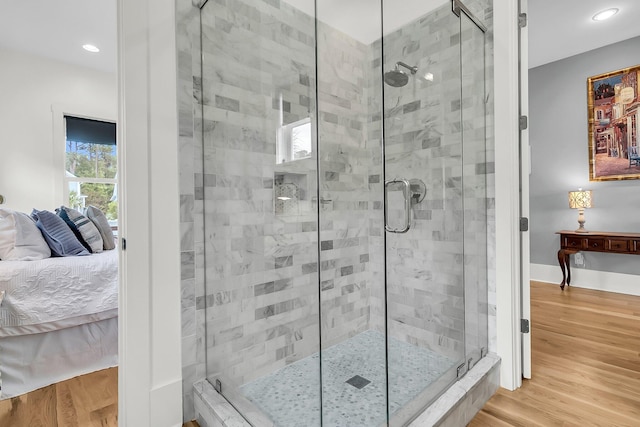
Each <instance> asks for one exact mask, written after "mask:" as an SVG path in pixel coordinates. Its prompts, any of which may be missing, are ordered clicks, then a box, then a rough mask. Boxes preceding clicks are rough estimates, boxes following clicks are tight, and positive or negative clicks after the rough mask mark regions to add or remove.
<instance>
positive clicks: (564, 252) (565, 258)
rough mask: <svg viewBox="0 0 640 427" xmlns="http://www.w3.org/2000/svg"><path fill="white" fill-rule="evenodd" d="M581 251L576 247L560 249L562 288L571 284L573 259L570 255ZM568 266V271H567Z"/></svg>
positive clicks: (559, 261)
mask: <svg viewBox="0 0 640 427" xmlns="http://www.w3.org/2000/svg"><path fill="white" fill-rule="evenodd" d="M578 252H580V251H577V250H575V249H560V250H559V251H558V264H560V270H562V283H560V289H562V290H564V286H565V285H567V286H569V285H570V284H571V259H570V258H569V255H572V254H577V253H578ZM565 266H566V268H567V269H566V271H565Z"/></svg>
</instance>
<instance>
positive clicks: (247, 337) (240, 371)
mask: <svg viewBox="0 0 640 427" xmlns="http://www.w3.org/2000/svg"><path fill="white" fill-rule="evenodd" d="M314 38H315V37H314V22H313V20H312V19H311V18H310V17H309V16H307V15H305V14H303V13H301V12H299V11H298V10H296V9H294V8H292V7H289V6H288V5H286V4H284V3H280V2H268V3H267V2H251V1H242V0H220V1H216V2H215V3H214V4H212V5H209V4H207V5H206V6H205V7H204V8H203V12H202V48H203V57H204V59H203V76H202V87H203V90H202V103H203V106H204V107H203V114H204V121H203V122H204V134H203V138H204V144H203V145H204V153H203V155H204V204H205V205H204V216H205V219H204V232H205V248H206V251H205V253H206V257H207V259H206V260H205V268H206V271H205V277H206V280H207V286H206V295H205V296H204V298H203V301H202V303H203V305H204V308H205V313H206V319H205V322H206V324H207V328H206V358H207V361H206V365H207V376H208V378H209V379H211V380H212V381H213V380H214V379H220V380H221V381H222V383H223V386H224V384H225V383H226V384H227V385H231V386H232V387H233V385H235V386H239V385H241V384H244V383H245V382H247V381H251V380H253V379H255V378H257V377H260V376H263V375H265V374H268V373H271V372H273V371H274V370H276V369H278V368H281V367H283V366H285V365H286V364H288V363H291V362H293V361H295V360H298V359H300V358H303V357H305V356H309V355H311V354H312V353H314V352H316V351H317V350H318V346H319V339H318V310H319V303H318V291H317V282H318V269H317V248H318V242H317V220H316V219H315V216H316V215H315V212H314V210H312V209H311V200H310V197H311V194H312V193H314V192H315V187H316V181H315V176H316V172H315V161H312V160H311V159H307V160H301V161H300V162H301V163H302V164H300V162H296V163H298V164H296V165H295V166H290V165H287V164H286V163H281V164H276V133H277V131H278V128H279V126H280V124H281V121H282V123H283V124H289V123H294V122H297V121H299V120H301V119H303V118H305V117H309V116H310V114H314V112H313V111H312V108H313V106H314V105H315V83H314V74H315V40H314ZM256 47H259V48H256ZM294 167H295V169H293V168H294ZM284 184H287V185H290V186H291V187H292V188H296V189H297V190H295V192H296V193H297V195H296V196H295V197H293V198H292V199H291V200H292V201H290V203H289V205H292V204H294V203H295V204H296V205H297V206H295V209H293V206H290V207H291V208H292V209H290V211H287V212H285V211H284V210H281V211H278V210H276V209H275V206H277V205H276V204H275V200H274V198H275V197H274V194H275V191H276V190H277V187H279V186H282V185H284Z"/></svg>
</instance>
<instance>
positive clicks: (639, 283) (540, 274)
mask: <svg viewBox="0 0 640 427" xmlns="http://www.w3.org/2000/svg"><path fill="white" fill-rule="evenodd" d="M531 280H535V281H538V282H547V283H555V284H557V285H559V284H560V282H562V271H561V270H560V266H558V265H546V264H531ZM571 286H575V287H576V288H585V289H596V290H598V291H607V292H616V293H619V294H627V295H638V296H640V276H637V275H635V274H622V273H610V272H607V271H596V270H585V269H583V268H572V269H571Z"/></svg>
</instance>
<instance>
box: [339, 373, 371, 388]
mask: <svg viewBox="0 0 640 427" xmlns="http://www.w3.org/2000/svg"><path fill="white" fill-rule="evenodd" d="M345 382H346V383H347V384H351V385H352V386H354V387H355V388H358V389H360V388H362V387H364V386H366V385H367V384H369V383H370V382H371V381H369V380H368V379H366V378H362V377H361V376H360V375H355V376H353V377H351V378H349V379H348V380H347V381H345Z"/></svg>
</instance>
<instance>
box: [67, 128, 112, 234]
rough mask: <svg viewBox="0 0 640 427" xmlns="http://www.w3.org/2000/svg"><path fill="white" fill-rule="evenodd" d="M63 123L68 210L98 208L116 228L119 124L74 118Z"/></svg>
mask: <svg viewBox="0 0 640 427" xmlns="http://www.w3.org/2000/svg"><path fill="white" fill-rule="evenodd" d="M64 122H65V130H66V137H65V140H66V141H65V185H64V189H65V200H66V201H67V206H69V207H72V208H74V209H78V210H80V211H82V210H83V209H84V208H85V207H87V206H89V205H93V206H96V207H98V208H99V209H100V210H102V211H103V212H104V214H105V215H106V217H107V219H108V220H109V222H110V223H111V224H112V225H116V223H117V219H118V201H117V196H118V194H117V187H116V183H117V179H116V178H117V172H118V170H117V165H118V161H117V159H118V156H117V148H116V124H115V123H111V122H104V121H99V120H90V119H84V118H80V117H72V116H64Z"/></svg>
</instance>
